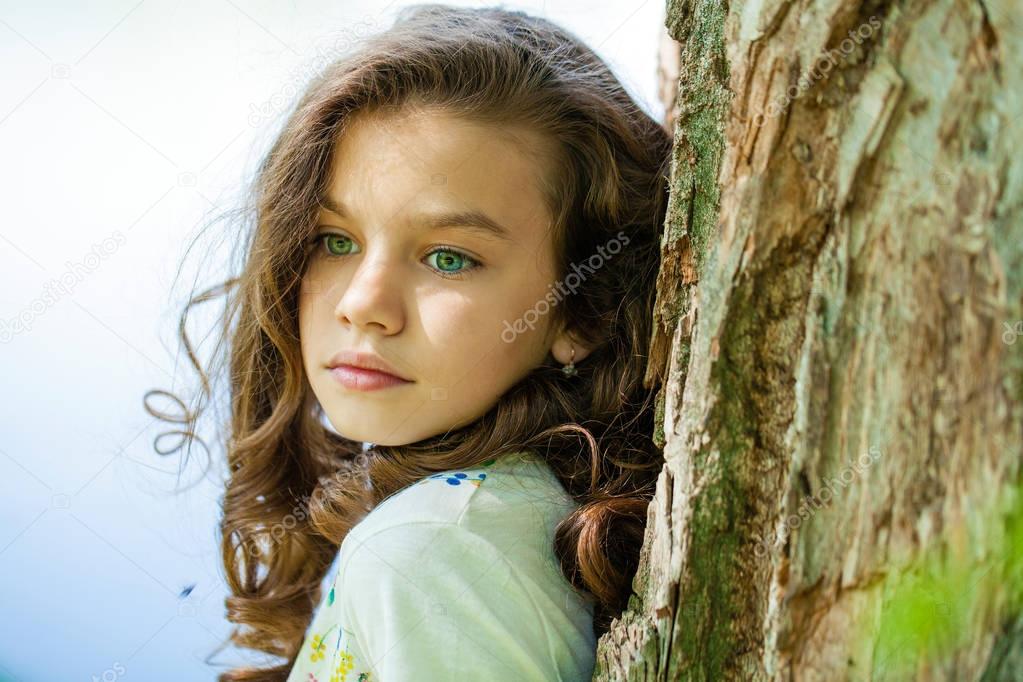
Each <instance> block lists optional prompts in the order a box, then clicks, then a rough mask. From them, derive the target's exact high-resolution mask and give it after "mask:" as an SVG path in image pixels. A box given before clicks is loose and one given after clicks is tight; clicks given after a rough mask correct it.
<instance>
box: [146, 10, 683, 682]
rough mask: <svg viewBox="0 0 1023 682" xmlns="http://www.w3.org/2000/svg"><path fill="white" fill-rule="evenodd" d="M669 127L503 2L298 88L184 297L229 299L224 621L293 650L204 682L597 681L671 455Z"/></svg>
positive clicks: (392, 32) (241, 633) (433, 17)
mask: <svg viewBox="0 0 1023 682" xmlns="http://www.w3.org/2000/svg"><path fill="white" fill-rule="evenodd" d="M670 149H671V139H670V136H669V134H668V133H667V132H666V130H665V129H664V128H663V127H662V126H661V125H659V124H658V123H657V122H656V121H654V120H652V119H651V118H650V117H649V116H647V115H646V114H645V113H644V112H643V111H642V110H641V109H640V108H639V107H638V106H637V105H636V103H635V102H634V101H633V100H632V99H631V98H630V97H629V96H628V95H627V93H626V91H625V90H624V89H623V87H622V85H621V84H620V82H619V81H618V80H617V79H616V78H615V77H614V76H613V75H612V73H611V72H610V71H609V69H608V67H607V66H606V65H605V64H604V63H603V62H602V61H601V60H600V59H599V58H598V57H597V56H596V55H595V54H594V53H593V51H592V50H590V49H589V48H588V47H586V46H585V45H584V44H583V43H582V42H580V40H579V39H578V38H576V37H574V36H573V35H571V34H570V33H568V32H566V31H565V30H563V29H561V28H559V27H558V26H556V25H554V24H552V23H551V22H549V21H546V20H543V19H540V18H536V17H532V16H529V15H527V14H524V13H521V12H514V11H507V10H502V9H497V8H486V9H465V8H450V7H445V6H441V5H422V6H415V7H411V8H407V9H406V10H405V11H403V12H402V13H401V14H400V16H399V18H398V21H397V22H396V23H395V25H394V26H393V27H392V28H390V29H389V30H387V31H385V32H383V33H381V34H378V35H375V36H372V37H370V38H368V39H366V40H364V41H363V43H362V44H361V45H360V46H359V47H358V49H357V50H356V51H355V52H354V53H352V54H351V55H350V56H347V57H345V58H344V59H342V60H340V61H338V62H337V63H335V64H333V65H332V66H331V67H330V68H328V69H327V70H326V71H325V72H323V73H321V74H320V75H319V76H317V77H316V79H315V80H314V81H313V82H312V83H311V84H310V85H309V87H308V90H307V91H306V92H305V93H304V95H303V96H302V97H301V99H300V101H299V102H298V104H297V106H296V109H295V111H294V112H293V113H292V114H291V115H290V117H289V119H288V120H287V123H286V125H285V126H284V129H283V131H282V132H281V133H280V136H279V138H278V139H277V140H276V142H275V144H274V145H273V147H272V149H271V150H270V152H269V154H268V156H267V157H266V159H265V160H264V162H263V164H262V166H261V167H260V169H259V174H258V177H257V179H256V185H255V188H254V197H255V205H254V208H255V220H254V221H253V229H252V231H251V233H249V234H247V235H246V237H247V239H246V241H244V242H243V246H244V248H245V256H244V263H243V265H242V268H241V271H240V274H239V275H238V276H237V277H235V278H232V279H230V280H228V282H226V283H225V284H224V285H221V286H219V287H214V288H212V289H210V290H208V291H207V292H205V293H203V294H201V295H199V296H196V297H193V299H192V300H191V301H190V302H189V307H191V305H193V304H195V303H198V302H201V301H205V300H208V299H209V298H211V297H212V296H213V295H215V294H217V293H221V292H226V293H227V295H228V302H229V306H228V309H227V319H226V320H225V323H226V324H225V326H224V329H225V330H226V331H225V334H226V341H227V343H226V344H225V345H226V347H228V348H229V381H230V399H231V415H230V422H229V426H230V439H229V440H228V441H227V443H226V452H227V458H228V464H229V469H230V477H229V479H228V480H227V482H226V492H225V495H224V498H223V519H222V524H221V532H222V541H223V547H222V548H223V561H224V568H225V572H226V577H227V581H228V585H229V587H230V590H231V592H232V596H230V597H229V598H228V599H227V616H228V618H229V620H231V621H232V622H234V623H238V624H239V625H240V626H241V627H240V628H238V629H236V630H235V631H234V632H233V633H232V637H231V638H232V640H233V641H234V643H236V644H238V645H240V646H243V647H250V648H253V649H256V650H259V651H262V652H267V653H270V654H275V655H278V656H280V657H283V659H285V660H284V661H283V662H281V663H280V664H278V665H272V666H270V667H267V668H240V669H235V670H231V671H228V672H225V673H223V674H221V675H220V677H219V679H220V680H285V679H286V680H289V681H297V680H302V681H303V682H313V681H318V682H327V681H328V680H329V681H330V682H337V681H339V680H385V681H386V682H402V681H405V680H413V679H416V680H461V679H465V680H516V681H521V680H588V679H590V677H591V676H592V674H593V671H594V667H595V648H596V640H597V638H599V637H600V635H601V634H603V633H604V632H606V631H607V629H608V628H609V626H610V624H611V620H612V619H613V618H615V617H616V616H618V615H620V614H621V612H622V610H623V609H624V608H625V607H626V605H627V602H628V600H629V596H630V594H631V584H632V579H633V576H634V574H635V571H636V568H637V565H638V561H639V550H640V547H641V545H642V542H643V535H644V527H645V521H646V513H647V506H648V503H649V501H650V499H651V498H652V496H653V492H654V484H655V481H656V477H657V474H658V472H659V471H660V469H661V464H662V461H661V457H660V453H659V452H658V450H657V448H656V447H655V445H654V443H653V441H652V433H653V426H654V414H653V413H654V400H655V393H656V387H655V386H645V385H644V380H643V377H644V373H645V370H646V360H647V352H648V344H649V339H650V337H651V331H652V308H653V303H654V291H655V279H656V277H657V272H658V256H659V246H660V233H661V228H662V223H663V220H664V212H665V205H666V198H667V177H666V176H667V168H668V160H669V154H670ZM187 314H188V308H186V310H185V315H184V316H183V318H182V329H183V328H184V317H185V316H187ZM183 339H184V341H185V344H186V346H188V348H189V356H190V358H192V362H193V364H195V366H196V368H197V369H198V370H199V372H200V375H201V377H202V380H203V386H204V389H205V397H207V398H208V397H209V385H210V384H209V382H208V380H207V374H206V373H205V372H204V371H203V369H202V368H201V366H200V365H199V363H198V361H197V360H196V358H195V355H194V353H193V352H192V347H191V345H190V344H189V342H188V338H187V336H185V335H184V334H183ZM198 411H199V410H198V409H197V410H195V411H193V412H192V413H190V414H188V415H187V417H186V422H187V423H188V424H189V425H190V427H191V428H190V429H189V433H190V435H194V431H193V428H194V425H195V421H196V419H197V416H198ZM164 418H166V416H165V415H164ZM321 588H322V589H321Z"/></svg>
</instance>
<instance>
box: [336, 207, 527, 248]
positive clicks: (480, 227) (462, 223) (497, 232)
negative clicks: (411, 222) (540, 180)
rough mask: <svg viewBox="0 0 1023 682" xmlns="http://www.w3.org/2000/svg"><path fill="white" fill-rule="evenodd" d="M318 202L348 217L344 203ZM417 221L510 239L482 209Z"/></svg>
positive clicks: (428, 216) (433, 227)
mask: <svg viewBox="0 0 1023 682" xmlns="http://www.w3.org/2000/svg"><path fill="white" fill-rule="evenodd" d="M320 204H321V205H322V206H323V207H324V208H325V209H327V210H328V211H330V212H331V213H333V214H335V215H337V216H339V217H341V218H348V217H350V214H349V212H348V211H347V210H346V208H345V205H344V204H343V203H341V202H338V201H334V199H332V198H331V197H329V196H323V197H320ZM417 219H418V222H420V223H422V224H424V225H426V227H427V228H429V229H431V230H440V229H444V228H459V229H464V230H469V231H474V232H484V233H486V234H489V235H492V236H494V237H497V238H499V239H504V240H506V241H512V236H511V232H510V231H509V230H508V228H506V227H504V226H503V225H501V223H499V222H497V221H496V220H494V219H493V218H491V217H490V216H488V215H487V214H486V213H484V212H483V211H477V210H475V209H468V210H465V211H449V212H441V213H422V214H420V215H419V216H417Z"/></svg>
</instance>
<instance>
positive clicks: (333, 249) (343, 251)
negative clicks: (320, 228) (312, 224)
mask: <svg viewBox="0 0 1023 682" xmlns="http://www.w3.org/2000/svg"><path fill="white" fill-rule="evenodd" d="M320 239H322V240H323V243H324V244H325V245H326V247H327V253H329V254H330V255H331V256H347V255H349V254H351V253H352V250H353V249H354V248H355V242H353V241H352V240H351V239H350V238H348V237H346V236H344V235H343V234H324V235H321V236H320Z"/></svg>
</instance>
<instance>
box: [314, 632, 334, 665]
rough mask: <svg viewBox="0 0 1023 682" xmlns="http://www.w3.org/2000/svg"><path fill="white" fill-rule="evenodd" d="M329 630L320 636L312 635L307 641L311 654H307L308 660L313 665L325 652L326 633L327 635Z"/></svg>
mask: <svg viewBox="0 0 1023 682" xmlns="http://www.w3.org/2000/svg"><path fill="white" fill-rule="evenodd" d="M333 629H334V628H333V627H331V628H330V630H333ZM330 630H327V632H324V633H323V634H322V635H313V637H312V639H311V640H309V648H311V649H312V652H311V653H310V654H309V660H310V661H312V662H313V663H315V662H316V661H319V660H321V659H323V654H324V652H326V650H327V643H326V639H327V633H329V632H330Z"/></svg>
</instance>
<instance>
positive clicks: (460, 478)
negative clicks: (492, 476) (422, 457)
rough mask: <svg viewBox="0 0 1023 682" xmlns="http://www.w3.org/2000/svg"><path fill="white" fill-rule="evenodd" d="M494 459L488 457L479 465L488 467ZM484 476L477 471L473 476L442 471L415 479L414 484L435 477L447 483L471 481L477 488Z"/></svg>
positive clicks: (460, 472) (462, 472)
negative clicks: (418, 479)
mask: <svg viewBox="0 0 1023 682" xmlns="http://www.w3.org/2000/svg"><path fill="white" fill-rule="evenodd" d="M496 461H497V460H496V459H488V460H487V461H486V462H484V463H483V464H481V465H480V466H483V467H488V466H490V465H491V464H493V463H494V462H496ZM486 477H487V475H486V474H485V473H483V472H479V473H477V474H476V477H475V478H469V474H467V473H465V472H464V471H455V472H451V471H442V472H441V473H439V474H433V475H432V476H427V477H426V478H424V479H422V480H420V481H417V482H416V485H419V484H420V483H426V482H427V481H429V480H431V479H435V478H436V479H441V480H443V481H445V482H446V483H447V484H448V485H462V483H463V482H464V483H471V484H472V485H474V486H476V487H477V488H478V487H479V485H480V483H482V482H483V481H484V479H486Z"/></svg>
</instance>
